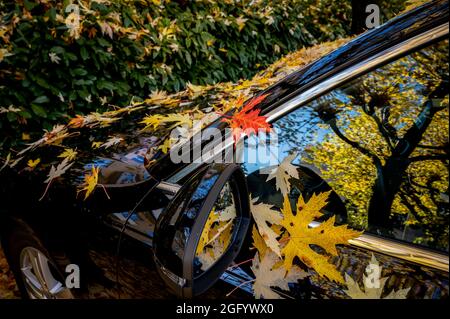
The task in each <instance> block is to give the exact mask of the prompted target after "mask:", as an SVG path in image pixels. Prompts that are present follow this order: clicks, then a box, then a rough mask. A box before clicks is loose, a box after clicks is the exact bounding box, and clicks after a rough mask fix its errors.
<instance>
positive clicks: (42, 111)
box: [0, 0, 403, 148]
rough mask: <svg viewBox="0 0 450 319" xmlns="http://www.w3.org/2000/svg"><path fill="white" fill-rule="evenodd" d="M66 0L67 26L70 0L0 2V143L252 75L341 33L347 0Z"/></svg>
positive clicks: (345, 25)
mask: <svg viewBox="0 0 450 319" xmlns="http://www.w3.org/2000/svg"><path fill="white" fill-rule="evenodd" d="M402 2H403V1H398V0H397V1H393V2H389V5H388V8H389V9H392V10H394V11H399V10H400V9H401V8H402V6H403V5H402V4H401V3H402ZM74 3H76V4H79V5H80V6H79V8H80V11H79V12H80V20H79V21H80V24H79V28H73V29H72V30H70V29H68V27H67V24H66V22H67V21H66V19H67V18H70V17H71V16H69V13H70V12H66V10H65V9H66V8H67V5H68V4H70V2H69V1H54V0H40V1H38V0H35V1H31V0H15V1H8V0H7V1H2V2H0V130H1V132H2V134H1V136H0V148H1V147H2V146H3V147H9V146H11V145H12V146H14V144H15V143H16V142H15V141H17V139H18V138H19V140H20V137H21V134H22V132H28V133H33V132H36V131H41V130H42V127H43V128H46V129H49V128H50V127H51V126H52V125H53V124H54V123H55V122H57V121H60V120H61V119H62V118H63V117H67V116H70V117H72V116H74V115H75V114H79V113H86V112H91V111H95V110H104V109H106V108H108V107H111V105H119V106H123V105H126V104H129V103H130V101H131V100H132V99H133V100H139V98H137V97H140V98H145V97H146V96H148V95H149V93H150V92H152V91H154V90H157V89H158V90H166V91H170V92H173V91H178V90H180V89H182V88H184V87H185V85H186V83H187V82H191V83H193V84H210V83H217V82H220V81H236V80H238V79H239V78H250V77H251V76H253V75H254V74H255V73H256V72H257V71H258V70H261V69H263V68H264V67H265V66H267V65H268V64H270V63H272V62H273V61H275V60H276V59H277V58H279V57H280V56H281V55H283V54H285V53H287V52H290V51H294V50H296V49H298V48H299V47H303V46H310V45H312V44H315V43H317V42H321V41H326V40H333V39H335V38H340V37H343V36H345V35H347V34H348V32H349V28H350V17H351V7H350V1H335V0H290V1H288V0H280V1H262V0H261V1H257V0H253V1H250V0H243V1H237V0H222V1H207V0H205V1H201V0H200V1H167V0H166V1H162V0H141V1H129V0H128V1H127V0H122V1H118V0H116V1H113V0H109V1H107V0H78V1H74ZM27 135H28V134H25V135H24V136H23V137H24V138H25V139H26V138H27Z"/></svg>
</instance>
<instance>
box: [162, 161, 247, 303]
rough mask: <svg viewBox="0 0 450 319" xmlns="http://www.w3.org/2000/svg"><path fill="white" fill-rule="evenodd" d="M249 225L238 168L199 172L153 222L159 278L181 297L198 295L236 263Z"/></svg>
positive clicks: (225, 166)
mask: <svg viewBox="0 0 450 319" xmlns="http://www.w3.org/2000/svg"><path fill="white" fill-rule="evenodd" d="M249 224H250V207H249V197H248V191H247V185H246V179H245V175H244V173H243V172H242V170H241V169H240V167H239V166H238V165H236V164H210V165H208V166H206V167H204V168H202V169H201V170H200V171H199V172H197V173H196V174H195V175H194V176H193V177H191V179H190V180H189V181H187V182H186V183H185V185H184V186H183V187H182V188H181V189H180V190H179V192H178V193H177V195H175V197H174V198H173V200H172V202H171V203H170V204H169V205H168V206H167V208H166V209H165V211H164V212H163V213H162V214H161V216H160V217H159V219H158V222H157V224H156V229H155V237H154V242H153V243H154V259H155V262H156V265H157V269H158V272H159V274H160V275H161V277H162V278H163V279H164V280H165V282H166V283H167V284H168V285H169V286H170V287H171V288H172V289H173V290H174V291H175V293H177V294H178V295H179V296H181V297H185V298H190V297H193V296H196V295H199V294H201V293H203V292H204V291H206V290H207V289H208V288H210V287H211V286H212V285H213V284H214V283H215V282H216V281H217V280H218V279H219V278H220V276H221V275H222V274H223V272H224V271H225V270H226V269H227V268H228V266H229V265H230V264H231V263H232V261H233V260H234V259H235V258H236V256H237V254H238V253H239V251H240V249H241V246H242V243H243V241H244V238H245V236H246V234H247V231H248V228H249Z"/></svg>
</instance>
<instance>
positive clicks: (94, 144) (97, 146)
mask: <svg viewBox="0 0 450 319" xmlns="http://www.w3.org/2000/svg"><path fill="white" fill-rule="evenodd" d="M102 145H103V143H102V142H96V141H94V142H92V148H100V146H102Z"/></svg>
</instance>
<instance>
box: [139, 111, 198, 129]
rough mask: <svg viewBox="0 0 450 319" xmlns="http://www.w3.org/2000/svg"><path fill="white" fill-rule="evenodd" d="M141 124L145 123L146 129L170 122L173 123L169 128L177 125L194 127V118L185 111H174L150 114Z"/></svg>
mask: <svg viewBox="0 0 450 319" xmlns="http://www.w3.org/2000/svg"><path fill="white" fill-rule="evenodd" d="M140 123H141V124H145V127H144V130H147V129H150V128H152V129H156V128H158V127H159V126H161V125H166V124H168V123H173V124H172V126H170V127H169V129H172V128H175V127H177V126H182V125H185V124H186V125H187V126H189V127H192V119H191V117H190V116H189V114H183V113H172V114H167V115H161V114H154V115H150V116H146V117H145V118H144V119H143V120H142V121H141V122H140Z"/></svg>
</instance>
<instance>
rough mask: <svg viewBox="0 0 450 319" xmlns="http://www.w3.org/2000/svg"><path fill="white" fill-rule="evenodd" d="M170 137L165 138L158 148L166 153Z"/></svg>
mask: <svg viewBox="0 0 450 319" xmlns="http://www.w3.org/2000/svg"><path fill="white" fill-rule="evenodd" d="M171 144H172V143H171V142H170V138H167V139H166V140H165V141H164V143H162V144H161V145H160V146H159V147H158V149H160V150H161V151H162V152H163V153H164V154H167V152H168V151H169V150H170V146H171Z"/></svg>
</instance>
